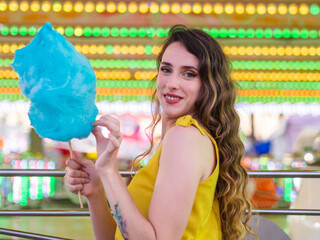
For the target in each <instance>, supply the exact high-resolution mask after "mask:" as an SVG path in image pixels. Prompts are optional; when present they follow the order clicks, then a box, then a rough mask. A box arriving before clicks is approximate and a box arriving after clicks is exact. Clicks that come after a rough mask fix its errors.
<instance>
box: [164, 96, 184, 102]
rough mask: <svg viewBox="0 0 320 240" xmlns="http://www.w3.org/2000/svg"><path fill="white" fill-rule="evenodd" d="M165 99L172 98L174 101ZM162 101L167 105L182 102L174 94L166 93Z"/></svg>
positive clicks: (180, 98)
mask: <svg viewBox="0 0 320 240" xmlns="http://www.w3.org/2000/svg"><path fill="white" fill-rule="evenodd" d="M167 97H172V98H175V99H169V98H167ZM164 100H165V101H166V103H168V104H175V103H178V102H180V101H181V100H182V97H180V96H178V95H175V94H172V93H166V94H164Z"/></svg>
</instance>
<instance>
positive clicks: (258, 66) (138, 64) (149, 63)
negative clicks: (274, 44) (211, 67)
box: [0, 58, 320, 71]
mask: <svg viewBox="0 0 320 240" xmlns="http://www.w3.org/2000/svg"><path fill="white" fill-rule="evenodd" d="M12 62H13V59H12V58H0V67H9V66H10V63H12ZM231 63H232V69H233V70H296V71H299V70H313V71H314V70H320V61H271V60H270V61H264V60H262V61H259V60H253V61H251V60H249V61H246V60H240V61H239V60H233V61H231ZM90 64H91V65H92V67H93V68H103V69H105V68H112V69H114V68H116V69H119V68H121V69H127V68H129V69H153V70H155V69H156V68H157V64H156V61H155V60H150V59H144V60H140V59H138V60H136V59H90Z"/></svg>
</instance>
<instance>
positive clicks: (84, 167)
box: [65, 155, 116, 239]
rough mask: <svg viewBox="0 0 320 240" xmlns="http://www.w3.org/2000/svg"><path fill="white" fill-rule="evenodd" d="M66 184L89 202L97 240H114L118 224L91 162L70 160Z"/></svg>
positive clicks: (78, 159)
mask: <svg viewBox="0 0 320 240" xmlns="http://www.w3.org/2000/svg"><path fill="white" fill-rule="evenodd" d="M66 165H67V169H66V170H67V173H66V175H65V183H66V186H67V187H68V188H69V190H70V191H71V192H73V193H75V194H77V193H78V191H80V193H81V195H84V196H85V197H86V198H87V200H88V206H89V210H90V217H91V222H92V226H93V231H94V234H95V237H96V239H114V234H115V229H116V223H115V221H114V219H113V217H112V215H111V213H110V209H109V206H108V204H107V199H106V195H105V192H104V189H103V185H102V183H101V180H100V178H99V176H98V173H97V171H96V170H95V166H94V163H93V162H92V161H90V160H86V159H81V158H78V157H77V156H76V155H75V157H74V159H69V160H68V161H67V163H66Z"/></svg>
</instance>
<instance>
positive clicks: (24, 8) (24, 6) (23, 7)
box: [20, 1, 29, 12]
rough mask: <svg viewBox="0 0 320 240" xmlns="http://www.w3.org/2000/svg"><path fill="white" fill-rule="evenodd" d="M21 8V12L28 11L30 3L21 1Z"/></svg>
mask: <svg viewBox="0 0 320 240" xmlns="http://www.w3.org/2000/svg"><path fill="white" fill-rule="evenodd" d="M20 10H21V12H26V11H28V10H29V3H28V2H27V1H22V2H21V3H20Z"/></svg>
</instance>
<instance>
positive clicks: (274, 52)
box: [0, 43, 320, 57]
mask: <svg viewBox="0 0 320 240" xmlns="http://www.w3.org/2000/svg"><path fill="white" fill-rule="evenodd" d="M21 47H24V44H19V45H18V44H15V43H13V44H7V43H5V44H0V53H14V52H15V51H16V50H17V49H19V48H21ZM75 48H76V49H77V51H78V52H80V53H82V54H85V55H86V54H90V55H95V54H98V55H103V54H107V55H157V54H158V53H159V52H160V50H161V47H160V46H157V45H155V46H152V45H133V44H132V45H127V44H123V45H119V44H115V45H96V44H90V45H89V44H83V45H80V44H75ZM223 50H224V52H225V53H226V54H227V55H231V56H302V57H304V56H308V57H314V56H316V57H318V56H320V46H287V47H286V46H225V47H224V48H223Z"/></svg>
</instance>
